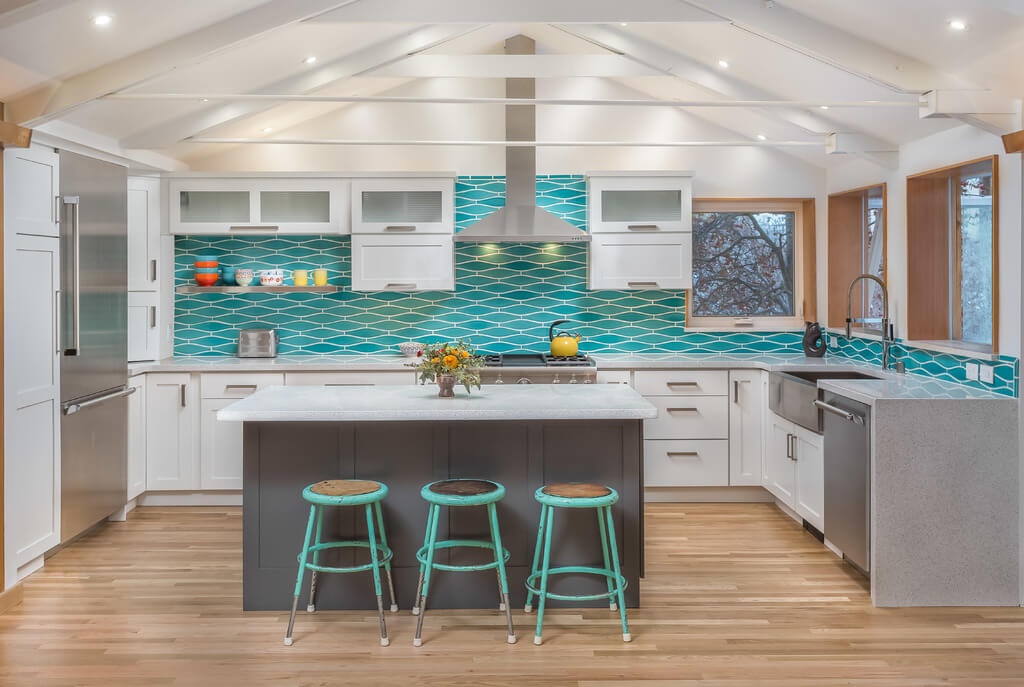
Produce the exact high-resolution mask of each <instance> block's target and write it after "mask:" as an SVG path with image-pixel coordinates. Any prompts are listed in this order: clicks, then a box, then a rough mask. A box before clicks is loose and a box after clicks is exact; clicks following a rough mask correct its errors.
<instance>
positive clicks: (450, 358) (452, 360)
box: [443, 355, 459, 370]
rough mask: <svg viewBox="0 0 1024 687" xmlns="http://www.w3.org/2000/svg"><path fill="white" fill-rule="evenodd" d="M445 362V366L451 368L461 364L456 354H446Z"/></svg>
mask: <svg viewBox="0 0 1024 687" xmlns="http://www.w3.org/2000/svg"><path fill="white" fill-rule="evenodd" d="M443 363H444V366H445V367H447V368H448V369H449V370H450V369H452V368H453V367H455V366H456V365H458V364H459V359H458V358H456V357H455V356H454V355H446V356H445V357H444V361H443Z"/></svg>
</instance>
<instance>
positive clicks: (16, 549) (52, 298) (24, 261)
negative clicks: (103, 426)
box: [4, 196, 61, 582]
mask: <svg viewBox="0 0 1024 687" xmlns="http://www.w3.org/2000/svg"><path fill="white" fill-rule="evenodd" d="M21 200H22V199H21V198H19V197H17V196H15V197H11V198H10V204H9V206H8V207H9V208H10V206H11V205H14V206H17V204H18V203H19V202H20V201H21ZM15 210H17V207H15ZM5 243H6V250H5V255H4V258H5V263H6V265H5V277H6V279H5V282H6V289H5V292H4V301H5V319H6V327H7V332H8V336H7V337H5V338H4V359H5V361H6V364H5V366H4V368H5V370H6V380H5V382H6V384H5V389H4V396H5V401H4V415H5V430H6V431H5V435H4V445H5V456H6V465H5V481H4V490H5V498H6V502H5V512H6V517H7V522H8V523H10V526H9V527H8V529H7V535H8V536H7V540H6V545H5V548H6V554H7V556H6V560H7V570H8V573H7V580H8V582H13V581H16V579H15V578H16V573H17V568H18V566H21V565H24V564H25V563H28V562H29V561H31V560H32V559H33V558H36V557H37V556H40V555H42V554H43V553H44V552H45V551H46V550H48V549H50V548H52V547H53V546H56V545H57V544H58V543H60V484H61V462H60V460H61V458H60V358H59V355H58V353H57V338H58V337H57V334H58V330H57V327H58V325H57V289H58V288H60V286H59V284H60V255H59V241H58V239H56V238H50V237H43V236H27V235H21V234H13V233H9V234H8V235H7V237H6V241H5Z"/></svg>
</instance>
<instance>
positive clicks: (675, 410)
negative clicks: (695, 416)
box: [665, 408, 700, 413]
mask: <svg viewBox="0 0 1024 687" xmlns="http://www.w3.org/2000/svg"><path fill="white" fill-rule="evenodd" d="M665 410H666V411H668V412H670V413H699V412H700V410H698V409H697V408H666V409H665Z"/></svg>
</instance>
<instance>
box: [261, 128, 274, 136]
mask: <svg viewBox="0 0 1024 687" xmlns="http://www.w3.org/2000/svg"><path fill="white" fill-rule="evenodd" d="M273 130H274V127H272V126H265V127H263V133H265V134H269V133H270V132H271V131H273Z"/></svg>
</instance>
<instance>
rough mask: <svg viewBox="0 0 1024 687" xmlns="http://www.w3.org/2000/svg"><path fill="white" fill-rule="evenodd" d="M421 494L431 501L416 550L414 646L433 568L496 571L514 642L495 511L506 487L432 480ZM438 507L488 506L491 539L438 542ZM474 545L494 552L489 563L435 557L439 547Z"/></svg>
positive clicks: (504, 558) (504, 555) (418, 640)
mask: <svg viewBox="0 0 1024 687" xmlns="http://www.w3.org/2000/svg"><path fill="white" fill-rule="evenodd" d="M420 496H422V497H423V499H424V500H425V501H426V502H427V503H429V504H430V507H429V509H428V510H427V532H426V535H425V536H424V537H423V548H421V549H420V550H419V551H418V552H416V560H418V561H419V562H420V581H419V584H418V585H417V587H416V597H415V604H416V605H415V606H413V609H412V612H413V615H418V616H419V618H418V619H417V621H416V637H415V639H413V640H412V643H413V646H422V645H423V640H422V638H421V637H422V632H423V616H424V615H426V612H427V595H428V593H429V591H430V579H431V577H432V573H433V571H434V570H450V571H454V572H465V571H468V570H496V571H497V573H498V592H499V594H500V602H499V604H498V610H501V611H505V618H506V619H507V620H508V643H509V644H515V643H516V632H515V628H513V626H512V609H511V608H510V607H509V601H508V577H507V576H506V575H505V563H506V562H507V561H508V559H509V555H510V554H509V552H508V549H506V548H504V547H503V546H502V545H501V532H500V531H499V529H498V513H497V509H496V508H495V505H494V504H495V503H497V502H498V501H500V500H501V499H503V498H504V497H505V487H503V486H502V485H500V484H498V483H497V482H491V481H490V480H483V479H448V480H444V481H441V482H432V483H431V484H428V485H426V486H425V487H423V489H421V490H420ZM441 506H487V519H488V521H489V523H490V526H491V541H478V540H476V539H450V540H447V541H437V524H438V522H439V521H440V520H441ZM465 546H469V547H474V548H478V549H487V550H488V551H492V552H493V553H494V560H493V561H492V562H490V563H480V564H478V565H448V564H445V563H438V562H437V561H435V560H434V554H435V553H436V552H437V550H438V549H452V548H456V547H465Z"/></svg>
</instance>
